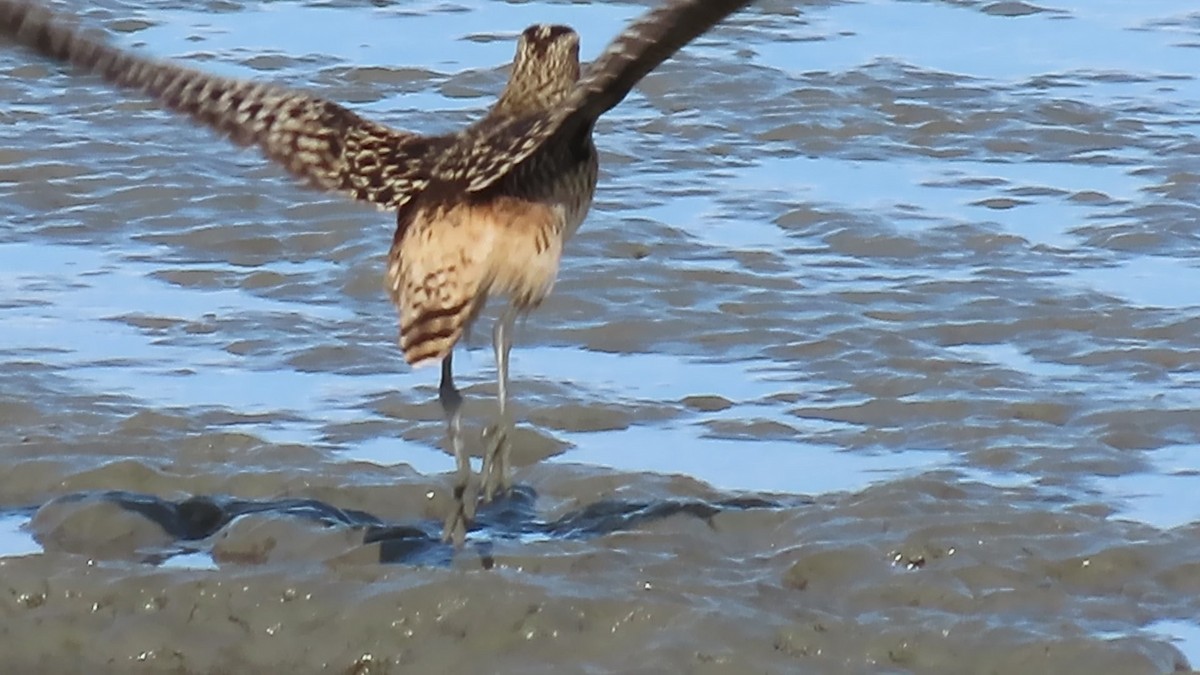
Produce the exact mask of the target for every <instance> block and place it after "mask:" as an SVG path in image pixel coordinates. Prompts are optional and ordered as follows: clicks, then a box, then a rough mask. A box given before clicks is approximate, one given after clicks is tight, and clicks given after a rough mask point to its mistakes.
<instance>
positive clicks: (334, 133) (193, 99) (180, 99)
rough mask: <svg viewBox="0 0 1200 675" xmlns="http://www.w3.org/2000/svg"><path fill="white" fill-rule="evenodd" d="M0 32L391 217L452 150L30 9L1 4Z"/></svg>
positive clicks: (8, 1)
mask: <svg viewBox="0 0 1200 675" xmlns="http://www.w3.org/2000/svg"><path fill="white" fill-rule="evenodd" d="M0 31H2V32H3V34H5V35H7V36H8V37H10V38H12V39H13V40H15V41H17V42H19V43H21V44H23V45H25V46H27V47H29V48H31V49H33V50H35V51H37V52H39V53H40V54H42V55H44V56H48V57H50V58H53V59H57V60H60V61H65V62H69V63H71V64H73V65H75V66H76V67H78V68H80V69H82V70H86V71H89V72H92V73H95V74H97V75H100V76H101V77H103V78H104V79H106V80H108V81H109V82H112V83H114V84H117V85H120V86H123V87H128V88H131V89H135V90H138V91H141V92H144V93H146V94H148V95H149V96H151V97H152V98H154V99H156V100H157V101H158V102H159V103H161V104H162V105H164V106H165V107H167V108H169V109H171V110H174V111H177V112H180V113H184V114H186V115H188V116H190V117H191V118H192V119H194V120H196V121H197V122H200V123H201V124H204V125H206V126H209V127H211V128H213V129H215V130H217V131H218V132H220V133H222V134H224V135H226V136H228V137H229V138H230V139H231V140H232V141H234V142H235V143H238V144H241V145H255V146H258V147H259V148H261V149H262V151H263V153H264V154H266V156H267V157H269V158H271V159H272V160H275V161H276V162H278V163H279V164H281V165H282V166H284V167H285V168H286V169H287V170H288V171H289V172H291V173H292V174H294V175H295V176H297V177H299V178H301V179H303V180H305V181H307V182H308V183H309V184H311V185H313V186H315V187H318V188H322V189H326V190H336V191H341V192H345V193H349V194H350V195H352V196H354V197H355V198H357V199H361V200H365V201H369V202H373V203H375V204H376V205H378V206H380V207H382V208H392V209H395V208H399V207H401V206H403V205H404V204H405V203H406V202H407V201H408V200H410V199H411V198H412V197H413V195H414V194H416V193H417V192H419V191H420V190H422V189H424V187H425V185H426V184H427V182H428V181H427V179H426V176H427V172H426V171H424V169H423V162H424V161H425V157H426V156H427V153H428V152H429V151H430V150H431V149H437V148H440V147H444V146H445V145H447V144H448V143H449V141H450V139H448V138H425V137H421V136H418V135H416V134H410V133H405V132H401V131H396V130H393V129H390V128H388V127H385V126H383V125H380V124H376V123H374V122H370V121H368V120H364V119H363V118H361V117H359V116H358V115H356V114H355V113H353V112H351V111H350V110H347V109H346V108H343V107H342V106H340V105H337V104H336V103H332V102H330V101H326V100H323V99H319V98H315V97H312V96H308V95H306V94H303V93H299V92H295V91H291V90H288V89H284V88H282V87H276V86H272V85H267V84H259V83H255V82H248V81H242V80H235V79H229V78H222V77H216V76H213V75H209V74H207V73H204V72H201V71H198V70H193V69H190V68H184V67H182V66H179V65H176V64H173V63H169V62H166V61H160V60H156V59H151V58H147V57H143V56H140V55H137V54H133V53H130V52H126V51H123V50H121V49H118V48H117V47H114V46H112V45H110V44H108V43H107V42H106V41H105V40H104V38H103V37H102V36H101V35H99V34H97V33H94V32H91V31H84V30H82V29H80V28H78V27H77V26H75V25H72V24H71V23H70V22H68V20H67V19H66V18H65V17H63V16H60V15H58V14H55V13H53V12H50V11H48V10H46V9H43V8H41V7H38V6H37V5H35V4H33V3H30V2H24V1H19V0H0Z"/></svg>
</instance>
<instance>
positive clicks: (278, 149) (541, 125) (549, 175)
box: [0, 0, 751, 540]
mask: <svg viewBox="0 0 1200 675" xmlns="http://www.w3.org/2000/svg"><path fill="white" fill-rule="evenodd" d="M750 1H751V0H667V1H666V2H664V3H663V4H662V5H661V6H660V7H658V8H656V9H654V10H651V11H650V12H648V13H646V14H645V15H644V16H642V17H641V18H640V19H638V20H637V21H635V22H634V23H632V24H631V25H630V26H629V27H628V28H627V29H626V30H625V31H624V32H622V33H621V34H620V35H619V36H618V37H617V38H616V39H615V40H614V41H613V42H612V43H611V44H610V45H609V46H608V48H607V49H606V50H605V51H604V52H603V53H602V54H601V55H600V57H599V58H598V59H597V60H596V61H595V62H594V63H593V64H591V66H590V67H589V68H587V69H586V70H583V71H582V72H581V66H580V63H579V36H578V35H577V34H576V33H575V31H573V30H571V29H570V28H567V27H565V26H548V25H535V26H531V27H529V28H527V29H526V30H525V31H524V32H523V33H522V34H521V37H520V39H519V41H518V45H517V53H516V57H515V58H514V61H513V70H512V74H511V76H510V78H509V81H508V84H507V85H506V87H505V89H504V92H503V93H502V94H501V95H500V97H499V98H498V99H497V101H496V103H495V104H494V105H493V106H492V107H491V108H490V109H489V110H488V113H487V114H486V115H485V116H484V117H483V118H482V119H480V120H479V121H478V122H476V123H474V124H472V125H470V126H468V127H466V128H465V129H463V130H461V131H459V132H458V133H455V134H448V135H442V136H422V135H418V134H414V133H409V132H405V131H398V130H395V129H391V128H389V127H386V126H383V125H381V124H378V123H375V122H372V121H370V120H366V119H363V118H362V117H360V116H358V115H357V114H355V113H353V112H351V111H350V110H348V109H346V108H344V107H342V106H340V105H338V104H336V103H332V102H330V101H326V100H323V99H321V98H317V97H314V96H311V95H308V94H305V93H301V92H297V91H292V90H289V89H285V88H282V87H277V86H272V85H269V84H262V83H257V82H250V81H242V80H236V79H230V78H222V77H216V76H213V75H209V74H207V73H204V72H202V71H199V70H195V69H192V68H187V67H184V66H180V65H177V64H174V63H170V62H167V61H163V60H158V59H153V58H148V57H145V56H140V55H137V54H134V53H131V52H128V51H125V50H122V49H120V48H118V47H114V46H112V45H111V44H109V43H108V42H107V41H106V40H105V39H104V37H103V36H102V35H100V34H98V33H95V32H90V31H86V30H82V29H80V28H78V27H77V26H76V25H75V24H74V23H72V21H71V20H70V19H69V18H68V17H66V16H64V15H61V14H57V13H54V12H51V11H49V10H47V9H45V8H43V7H41V6H39V5H38V4H37V3H34V2H29V1H28V0H0V33H3V34H4V35H7V36H8V37H9V38H11V39H13V40H15V41H17V42H19V43H21V44H23V45H25V46H27V47H29V48H31V49H33V50H35V51H37V52H39V53H41V54H42V55H44V56H47V57H50V58H53V59H57V60H60V61H65V62H69V63H71V64H73V65H74V66H76V67H77V68H79V69H81V70H84V71H87V72H91V73H94V74H96V75H99V76H101V77H103V78H104V79H106V80H108V81H109V82H112V83H114V84H116V85H119V86H122V87H126V88H129V89H133V90H137V91H140V92H142V93H144V94H146V95H148V96H150V97H151V98H153V99H155V100H157V101H158V102H159V103H161V104H162V105H163V106H165V107H166V108H168V109H171V110H174V111H177V112H180V113H183V114H185V115H187V116H189V117H190V118H191V119H192V120H194V121H196V122H198V123H200V124H203V125H205V126H208V127H210V128H212V129H214V130H216V131H217V132H219V133H221V134H224V135H225V136H227V137H228V138H230V139H231V140H232V141H234V142H235V143H238V144H241V145H255V146H258V147H259V148H260V149H261V150H262V151H263V153H264V154H265V155H266V156H267V157H269V158H270V159H272V160H274V161H276V162H278V163H279V164H280V165H282V166H283V167H284V168H285V169H287V170H288V171H289V172H290V173H292V174H294V175H295V176H297V177H299V178H301V179H303V180H305V181H306V182H307V183H308V184H310V185H312V186H314V187H317V188H321V189H326V190H334V191H339V192H342V193H345V194H348V195H350V196H352V197H354V198H355V199H359V200H363V201H367V202H371V203H373V204H375V205H377V206H379V207H381V208H384V209H389V210H394V211H396V213H397V215H396V218H397V224H396V233H395V236H394V237H393V241H392V246H391V249H390V251H389V254H388V264H387V270H386V287H387V290H388V293H389V295H390V296H391V299H392V301H393V302H394V303H395V305H396V307H397V311H398V313H399V318H400V347H401V349H402V350H403V352H404V355H405V358H406V360H407V361H408V362H409V363H411V364H414V365H421V364H426V363H434V362H437V361H441V362H442V367H443V370H442V386H441V387H440V391H441V400H442V404H443V407H444V408H445V409H446V411H447V419H448V423H449V427H450V436H451V444H452V445H453V446H454V452H455V456H456V459H457V460H458V466H459V473H460V481H459V484H458V485H457V486H456V494H457V495H458V499H459V502H460V509H459V514H458V515H457V520H454V517H452V521H453V522H452V521H448V522H447V531H448V532H449V531H450V530H451V529H454V530H455V538H456V539H459V540H461V534H462V532H461V531H460V527H461V526H464V525H465V522H466V521H467V520H469V517H470V508H469V507H468V506H466V505H464V504H463V496H462V492H463V490H464V489H465V487H466V479H465V478H464V477H463V474H464V472H465V473H468V474H469V465H467V463H466V460H465V456H464V451H463V448H462V446H461V442H460V439H459V438H458V435H457V434H458V407H459V402H460V401H461V397H460V396H459V395H458V391H457V389H455V388H454V384H453V379H452V375H451V369H450V360H451V354H452V350H453V348H454V345H455V344H456V343H457V341H458V340H459V338H460V337H461V335H462V334H463V332H464V330H465V329H466V328H467V327H468V326H469V325H470V323H471V322H472V321H473V320H474V319H475V318H476V317H477V316H478V314H479V312H480V310H481V309H482V307H483V305H484V303H485V302H486V301H487V298H488V297H489V296H490V295H494V294H500V295H505V296H507V297H508V299H509V309H508V310H507V311H506V313H505V314H504V316H503V317H502V319H501V322H498V324H497V328H496V334H495V337H496V358H497V365H498V370H499V388H500V397H499V398H500V410H501V417H502V418H504V417H505V415H506V413H505V398H506V394H505V386H506V380H507V354H508V348H509V346H510V344H511V336H510V335H509V334H508V329H509V328H510V327H511V322H512V319H513V316H514V315H515V314H519V313H522V312H526V311H529V310H530V309H532V308H534V307H536V306H537V305H538V304H539V303H540V302H541V301H542V300H543V299H544V298H545V297H546V295H547V294H548V293H549V292H550V289H551V288H552V287H553V285H554V279H555V277H556V275H557V273H558V266H559V260H560V258H561V254H562V248H563V244H564V242H565V240H566V239H567V238H569V237H570V235H571V234H572V233H573V232H574V231H575V230H576V229H577V228H578V227H579V225H580V224H581V222H582V221H583V219H584V217H585V216H586V214H587V211H588V209H589V207H590V206H591V201H592V194H593V192H594V190H595V186H596V177H597V159H596V157H597V154H596V149H595V146H594V145H593V143H592V128H593V126H594V124H595V122H596V119H597V118H598V117H599V116H600V115H601V114H603V113H604V112H605V111H607V110H609V109H611V108H612V107H613V106H615V105H616V104H617V103H619V102H620V101H621V100H622V99H623V98H624V97H625V96H626V95H627V94H628V93H629V91H630V90H631V89H632V87H633V86H634V85H635V84H636V83H637V82H638V81H639V80H640V79H641V78H642V77H643V76H645V75H646V73H648V72H650V71H651V70H652V69H653V68H654V67H656V66H657V65H658V64H659V63H661V62H662V61H664V60H665V59H667V58H668V57H670V56H671V55H672V54H674V53H675V52H676V51H677V50H678V49H679V48H681V47H682V46H683V45H685V44H687V43H688V42H689V41H691V40H692V39H693V38H695V37H696V36H698V35H700V34H701V33H703V32H704V31H706V30H707V29H708V28H710V27H711V26H712V25H714V24H715V23H717V22H718V21H720V20H721V19H723V18H724V17H726V16H727V15H729V14H730V13H732V12H734V11H736V10H737V9H739V8H741V7H743V6H745V5H747V4H750ZM500 438H501V440H498V441H496V443H494V444H493V447H492V449H491V450H489V451H488V453H486V454H485V460H484V474H485V487H484V493H485V496H487V495H490V493H491V492H493V491H495V488H496V486H497V485H499V484H503V483H505V482H506V480H507V479H506V478H505V477H504V475H503V474H505V473H506V466H507V455H506V453H505V452H504V451H502V450H498V449H497V448H499V447H500V446H499V444H500V443H502V437H500ZM497 453H498V454H499V459H495V458H494V457H493V455H495V454H497ZM490 457H492V458H493V460H494V461H490V460H489V458H490ZM496 461H498V462H500V469H496V466H495V462H496ZM489 466H491V469H489ZM489 471H491V472H492V473H489ZM497 471H499V473H500V474H501V475H500V477H497V476H496V475H495V472H497Z"/></svg>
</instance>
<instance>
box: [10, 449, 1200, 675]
mask: <svg viewBox="0 0 1200 675" xmlns="http://www.w3.org/2000/svg"><path fill="white" fill-rule="evenodd" d="M296 451H297V449H295V448H292V449H290V450H289V452H296ZM31 463H33V464H36V463H37V462H31ZM122 465H123V466H122ZM181 468H183V467H180V466H178V465H177V466H176V467H175V469H174V470H158V471H155V470H152V469H149V468H147V467H146V466H145V465H144V464H142V463H138V462H134V461H131V460H125V461H122V462H114V463H112V464H109V465H107V466H105V467H104V468H102V469H97V470H94V471H90V472H87V473H86V474H83V473H81V474H78V475H74V476H69V477H68V478H67V482H68V483H70V484H72V485H80V484H90V485H91V486H92V489H90V490H88V491H87V492H77V493H72V495H71V496H64V497H59V498H57V499H56V500H54V501H52V502H50V503H48V504H46V505H44V506H42V507H41V508H40V509H39V510H38V511H37V512H36V513H35V514H34V515H33V516H32V519H31V521H30V523H31V524H30V529H31V530H32V532H33V534H34V536H36V537H37V538H38V541H39V542H40V543H41V545H42V548H43V550H41V551H39V552H37V553H31V554H28V555H20V556H8V557H6V558H4V559H3V560H2V561H0V570H2V571H3V574H2V575H0V590H2V591H3V593H2V595H0V598H3V604H2V605H0V606H2V607H3V610H2V611H3V615H4V638H5V639H4V644H5V647H4V652H5V662H6V667H7V668H10V669H11V668H15V670H10V672H64V671H63V669H67V670H70V669H77V670H78V671H79V672H257V671H277V670H280V669H290V670H293V671H296V672H355V673H367V672H369V673H376V672H412V671H414V670H416V671H422V672H512V673H516V672H698V673H735V672H737V673H743V672H881V671H886V672H921V673H963V672H973V673H990V672H1062V673H1068V672H1112V673H1156V672H1177V671H1181V670H1186V669H1187V663H1186V659H1185V657H1184V656H1183V655H1182V654H1181V653H1180V651H1179V650H1178V649H1176V648H1175V647H1173V646H1172V645H1171V644H1170V642H1169V641H1167V640H1165V639H1163V636H1156V635H1155V634H1153V633H1152V632H1134V633H1126V632H1125V628H1124V627H1127V626H1129V625H1133V624H1136V623H1139V622H1141V621H1144V620H1145V619H1146V618H1147V617H1148V616H1161V615H1162V614H1164V613H1170V614H1174V615H1176V616H1178V617H1180V618H1181V620H1182V619H1183V618H1184V617H1187V616H1194V614H1193V613H1194V612H1196V611H1197V610H1198V609H1200V608H1198V607H1197V604H1200V603H1198V601H1197V598H1198V597H1200V593H1197V590H1198V589H1197V562H1196V561H1197V560H1198V559H1200V557H1198V556H1200V550H1198V549H1200V543H1198V542H1200V539H1198V538H1197V534H1200V533H1198V532H1197V530H1196V527H1195V526H1193V527H1189V528H1179V529H1177V530H1175V531H1172V532H1166V533H1164V532H1162V531H1159V530H1156V529H1154V528H1151V527H1148V526H1144V525H1139V524H1136V523H1122V522H1116V521H1112V520H1110V519H1107V518H1106V517H1105V516H1106V514H1105V513H1103V512H1099V513H1098V512H1096V509H1094V508H1091V509H1089V508H1086V507H1067V508H1061V509H1059V508H1052V505H1050V504H1047V502H1046V500H1045V499H1044V498H1043V497H1042V496H1041V495H1039V494H1038V493H1037V491H1036V490H1032V489H1020V488H1010V489H997V488H994V487H990V486H987V485H984V484H981V483H976V482H972V481H969V480H963V479H962V477H961V476H955V475H953V474H946V473H930V474H926V475H920V476H915V477H911V478H907V479H901V480H894V481H887V482H884V483H881V484H878V485H875V486H873V487H871V488H868V489H866V490H863V491H860V492H856V493H847V494H832V495H823V496H812V497H805V496H794V495H792V496H763V495H758V496H748V495H738V496H731V495H728V494H723V493H719V492H716V491H713V490H712V489H711V488H708V487H706V486H704V485H702V484H699V483H697V482H696V481H693V480H690V479H686V478H668V477H661V476H648V475H636V474H619V473H614V472H612V471H609V470H597V469H594V468H587V467H572V466H566V465H555V466H549V467H548V466H534V467H530V468H528V469H525V470H523V471H521V472H520V475H519V483H520V485H521V486H522V487H521V488H520V489H519V490H518V491H517V492H516V493H515V494H514V495H513V496H512V497H511V498H509V499H507V500H505V501H504V502H500V503H497V504H494V505H493V506H491V507H489V508H486V509H484V511H483V513H482V514H481V518H480V526H481V528H482V529H483V532H484V533H486V536H484V537H475V536H473V538H472V544H471V545H470V546H468V548H467V549H465V550H463V551H460V552H458V553H456V554H455V553H453V552H452V551H451V550H450V549H449V548H448V547H446V546H445V545H443V544H441V543H440V542H438V541H437V540H436V535H437V530H438V526H439V522H440V521H439V519H438V518H436V517H434V515H435V513H434V512H436V511H438V509H439V508H440V507H444V506H446V505H445V504H442V503H440V501H439V500H436V499H434V500H430V499H428V497H427V495H428V493H429V492H430V490H431V487H432V486H431V484H430V483H429V482H428V481H427V480H425V479H422V478H419V477H414V476H413V475H412V474H411V473H410V472H407V471H402V470H385V469H382V468H379V467H366V466H364V467H355V466H348V465H345V464H336V465H331V466H328V467H324V468H327V469H328V470H327V471H322V472H321V473H320V474H315V475H312V476H311V477H309V478H307V479H305V480H304V484H303V487H302V488H301V487H300V485H299V484H298V482H297V481H296V479H295V477H288V478H287V479H285V480H280V479H281V478H283V477H282V476H279V475H275V476H272V475H270V474H266V473H262V474H258V475H254V474H255V473H256V472H250V475H247V474H246V473H242V474H240V475H239V476H237V477H232V476H231V477H230V478H229V479H228V480H229V481H230V483H229V484H226V485H214V486H211V487H212V488H213V491H214V492H219V493H226V494H229V493H243V494H244V493H247V492H262V493H266V494H285V493H288V492H301V493H304V494H308V495H319V496H320V498H319V499H318V498H316V497H308V498H305V499H290V500H279V499H262V500H224V501H221V500H211V499H197V498H190V499H188V500H185V501H182V502H179V503H173V502H169V501H165V500H162V499H157V498H152V497H149V496H147V495H146V494H133V493H128V492H124V493H122V492H108V491H104V490H103V489H102V487H103V486H104V485H105V484H119V485H129V484H130V483H131V482H132V481H134V480H136V478H137V477H139V476H140V477H141V478H142V480H141V481H139V482H140V483H142V484H144V485H147V487H155V485H156V483H158V485H157V487H158V489H157V490H156V491H157V492H161V493H169V492H172V491H173V490H171V489H170V487H169V485H170V484H171V483H173V482H175V481H177V480H180V478H181V477H180V476H178V475H173V474H176V473H177V472H179V470H180V469H181ZM19 473H22V474H24V475H23V476H22V477H23V478H25V482H26V483H28V482H29V481H30V480H31V479H32V475H33V474H34V473H35V472H34V471H32V470H26V471H24V472H19ZM182 473H186V471H183V472H182ZM155 474H158V475H159V479H158V480H155V478H154V476H155ZM234 482H236V483H239V484H238V485H234V484H233V483H234ZM252 485H253V486H254V487H253V488H252V489H248V488H250V486H252ZM75 495H86V496H75ZM535 497H536V499H535ZM330 504H339V505H341V507H340V508H334V507H332V506H330ZM476 534H479V533H476ZM1098 626H1110V627H1112V629H1113V632H1112V634H1111V635H1107V636H1102V635H1097V631H1096V627H1098Z"/></svg>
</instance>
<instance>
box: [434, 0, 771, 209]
mask: <svg viewBox="0 0 1200 675" xmlns="http://www.w3.org/2000/svg"><path fill="white" fill-rule="evenodd" d="M751 2H752V0H668V1H667V2H666V3H665V4H663V5H662V6H661V7H658V8H656V9H653V10H651V11H649V12H647V13H646V14H645V15H643V16H642V17H641V18H640V19H638V20H637V21H634V22H633V23H632V24H630V26H629V27H628V28H626V29H625V31H624V32H622V33H621V34H620V35H618V36H617V38H616V39H615V40H613V41H612V43H611V44H609V46H608V48H607V49H605V50H604V53H602V54H601V55H600V57H599V58H597V59H596V61H594V62H593V63H592V65H591V67H590V68H589V69H588V70H587V72H586V73H585V74H584V76H583V77H582V78H581V79H580V81H579V83H578V85H577V86H576V87H575V89H574V90H573V91H572V92H571V94H570V95H569V96H568V98H567V101H566V103H565V104H564V105H562V106H561V107H559V108H557V109H555V110H553V111H551V112H548V113H546V114H543V115H534V116H526V117H521V118H513V119H508V120H499V121H497V122H498V123H495V124H490V125H488V126H487V127H485V128H481V129H469V130H467V131H466V132H464V133H465V134H471V133H474V134H476V135H477V136H478V138H475V139H473V140H474V142H473V143H470V144H467V148H466V149H469V150H470V152H469V153H468V152H466V149H464V152H461V153H452V154H449V155H447V156H444V157H442V159H441V161H439V162H438V165H437V174H438V175H439V176H440V177H444V178H447V179H455V180H460V181H463V182H465V184H466V185H465V187H466V189H467V190H468V191H472V192H478V191H481V190H484V189H486V188H488V187H490V186H491V185H493V184H494V183H496V182H497V181H499V180H500V179H501V178H503V177H504V176H506V175H507V174H508V173H509V172H510V171H512V169H513V167H515V166H516V165H518V164H520V163H521V162H523V161H525V160H526V159H527V158H528V157H529V156H530V155H531V154H533V153H534V152H536V151H537V150H538V149H540V148H541V147H543V146H544V145H545V144H546V143H548V142H551V139H553V138H554V137H555V136H556V135H557V136H558V137H559V138H570V136H571V135H572V134H573V133H576V132H577V131H578V130H579V129H581V128H585V127H588V126H590V125H591V124H592V123H593V122H595V120H596V119H597V118H598V117H599V116H600V115H601V114H603V113H605V112H606V111H608V110H611V109H612V108H613V106H615V105H617V104H618V103H620V102H621V101H622V100H623V99H624V98H625V96H627V95H628V94H629V91H630V90H631V89H633V86H634V85H635V84H637V83H638V82H639V81H640V80H641V79H642V78H643V77H645V76H646V74H647V73H649V72H650V71H651V70H654V68H656V67H657V66H658V65H659V64H660V63H662V62H663V61H665V60H667V59H668V58H670V57H671V56H672V55H673V54H674V53H675V52H677V51H679V49H681V48H682V47H683V46H684V45H686V44H687V43H689V42H691V41H692V40H694V39H695V38H696V37H697V36H699V35H701V34H702V33H704V32H705V31H707V30H708V29H709V28H712V27H713V26H714V25H715V24H717V23H718V22H720V21H721V20H722V19H724V18H725V17H727V16H729V15H730V14H732V13H733V12H735V11H737V10H739V9H741V8H742V7H745V6H746V5H748V4H750V3H751Z"/></svg>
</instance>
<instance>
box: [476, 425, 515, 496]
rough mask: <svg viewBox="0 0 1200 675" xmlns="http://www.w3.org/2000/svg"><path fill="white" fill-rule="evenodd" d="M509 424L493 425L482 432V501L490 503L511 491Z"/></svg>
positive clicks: (510, 426) (510, 427)
mask: <svg viewBox="0 0 1200 675" xmlns="http://www.w3.org/2000/svg"><path fill="white" fill-rule="evenodd" d="M511 429H512V424H511V423H505V422H501V423H498V424H493V425H492V426H490V427H488V428H487V429H484V431H483V442H484V450H483V469H482V471H481V473H482V476H481V478H482V480H483V501H484V502H490V501H492V499H494V498H496V497H500V496H503V495H506V494H508V491H509V490H510V489H512V477H511V476H510V475H509V474H510V473H511V471H510V470H509V455H510V452H511V449H512V448H511V445H510V443H509V431H510V430H511Z"/></svg>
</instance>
